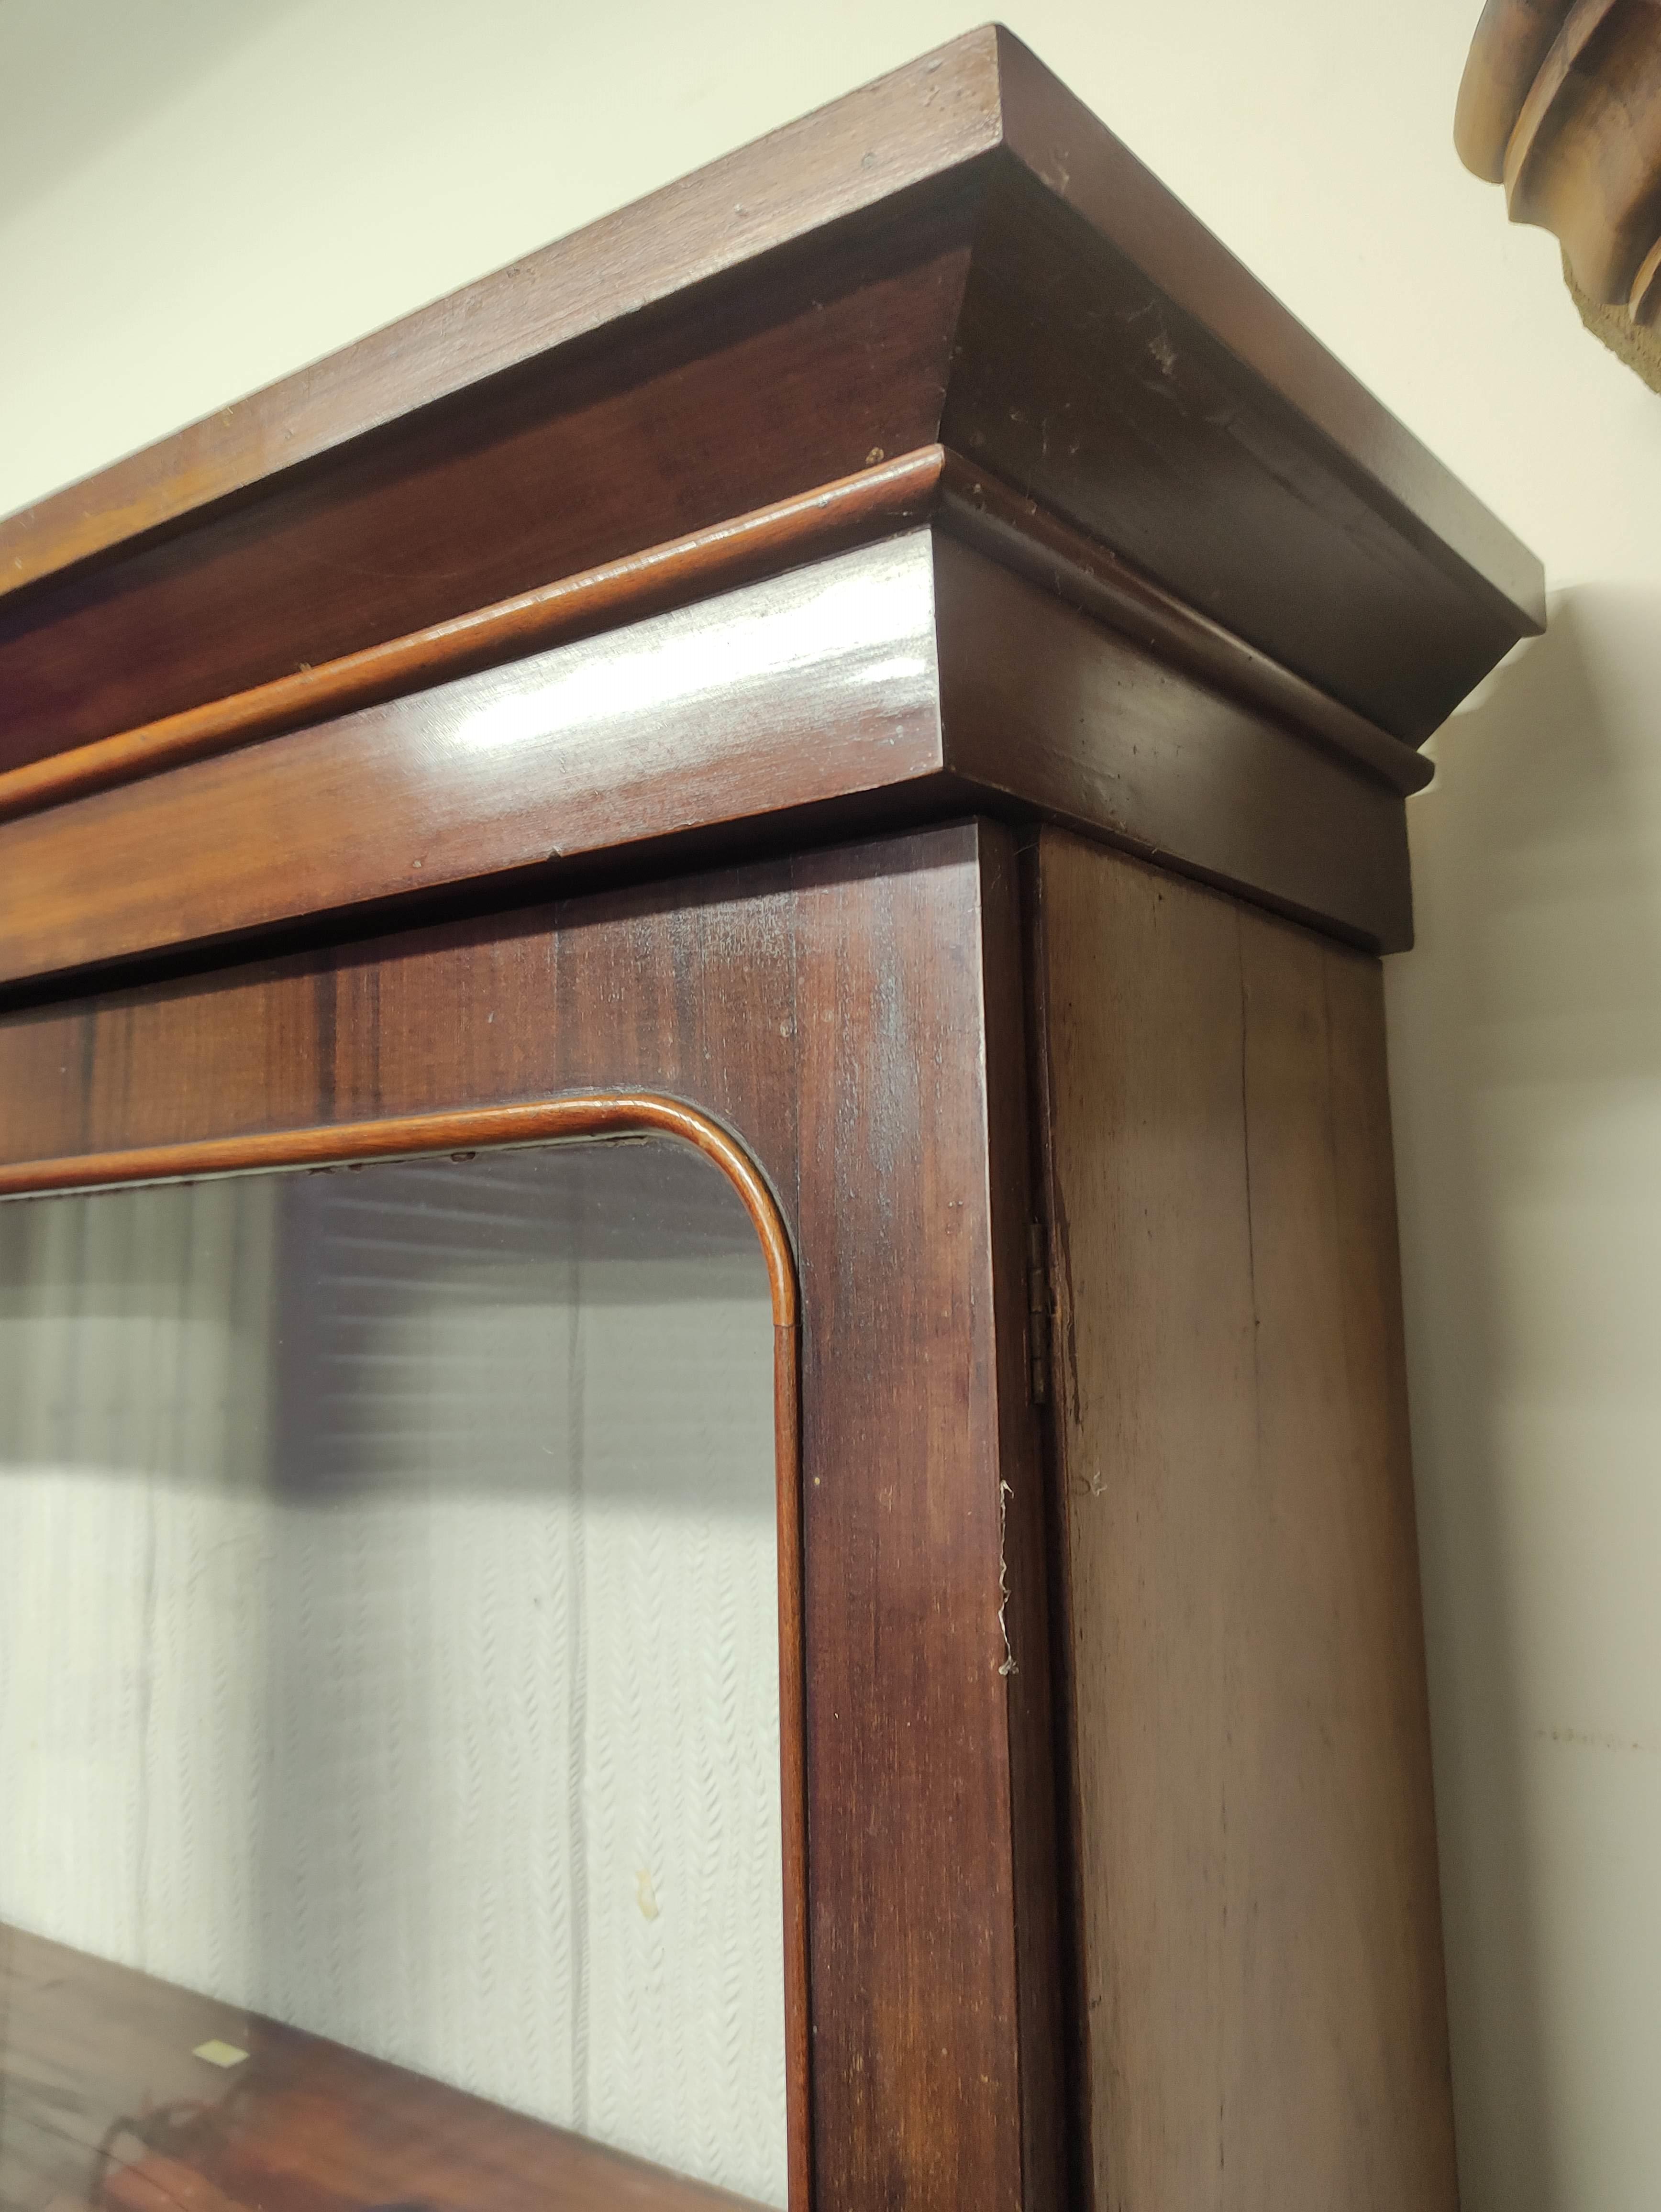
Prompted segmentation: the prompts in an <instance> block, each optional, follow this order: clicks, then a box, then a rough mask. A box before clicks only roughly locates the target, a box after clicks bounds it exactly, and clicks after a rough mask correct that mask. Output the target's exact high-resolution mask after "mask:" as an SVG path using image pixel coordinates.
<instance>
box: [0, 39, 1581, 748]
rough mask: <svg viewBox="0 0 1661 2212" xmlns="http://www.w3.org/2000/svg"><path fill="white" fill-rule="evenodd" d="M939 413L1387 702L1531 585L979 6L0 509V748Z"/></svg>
mask: <svg viewBox="0 0 1661 2212" xmlns="http://www.w3.org/2000/svg"><path fill="white" fill-rule="evenodd" d="M935 441H943V442H946V443H947V444H951V445H955V446H957V447H959V448H960V449H961V450H962V451H963V452H964V453H965V455H966V457H967V458H968V459H970V461H971V462H972V463H974V464H976V465H982V466H984V467H986V468H989V469H990V470H992V471H995V472H996V473H998V474H999V475H1001V476H1002V477H1005V478H1007V480H1008V481H1009V482H1010V483H1012V484H1013V487H1014V488H1015V489H1016V490H1017V491H1018V492H1019V493H1021V494H1023V495H1033V496H1036V497H1037V498H1038V499H1039V500H1040V501H1043V503H1045V504H1046V505H1048V506H1050V507H1053V508H1055V509H1056V512H1057V513H1060V514H1062V515H1063V516H1064V517H1066V518H1068V520H1071V522H1072V523H1073V524H1074V526H1076V527H1077V528H1079V529H1080V531H1082V532H1084V533H1085V534H1086V536H1087V537H1089V538H1092V539H1094V540H1096V541H1098V542H1099V543H1100V544H1102V545H1104V546H1105V547H1107V548H1108V549H1110V550H1112V551H1113V552H1115V553H1116V554H1118V555H1120V556H1123V558H1125V559H1127V560H1129V562H1131V563H1132V564H1133V565H1135V566H1136V567H1138V568H1141V569H1142V570H1144V571H1145V572H1146V573H1147V574H1148V575H1149V576H1150V577H1151V578H1152V580H1153V581H1154V582H1156V583H1158V584H1159V585H1162V586H1165V588H1166V589H1168V590H1169V591H1171V592H1173V593H1174V594H1175V595H1176V596H1177V598H1179V599H1183V600H1185V601H1187V602H1189V604H1191V605H1194V606H1196V608H1198V609H1199V610H1200V611H1202V613H1203V614H1204V615H1206V616H1207V617H1209V618H1210V619H1212V620H1214V621H1217V622H1220V623H1222V624H1223V625H1224V627H1225V628H1226V629H1230V630H1232V631H1234V632H1236V633H1238V635H1240V636H1241V637H1242V638H1244V640H1245V641H1248V642H1249V643H1250V644H1251V645H1253V646H1255V647H1257V648H1258V649H1259V650H1260V651H1262V652H1263V653H1267V654H1268V655H1269V657H1270V658H1271V659H1274V660H1275V661H1277V662H1279V663H1281V664H1282V665H1284V666H1285V667H1286V668H1287V670H1288V671H1291V672H1292V673H1293V674H1294V675H1296V676H1299V677H1300V678H1304V679H1305V680H1306V681H1307V682H1309V683H1311V684H1313V685H1314V686H1315V687H1316V688H1317V689H1318V690H1322V691H1323V692H1326V693H1328V694H1329V695H1330V696H1332V697H1333V698H1334V699H1335V700H1337V701H1339V702H1342V704H1344V705H1346V706H1348V708H1350V709H1351V710H1352V711H1354V713H1356V714H1360V715H1361V716H1363V717H1364V718H1366V719H1367V720H1372V721H1373V722H1375V723H1376V724H1378V726H1380V727H1381V728H1383V729H1384V730H1386V731H1387V732H1390V734H1391V735H1392V736H1394V737H1395V738H1399V739H1404V740H1406V741H1408V742H1409V743H1417V742H1418V741H1420V740H1421V739H1422V738H1424V736H1426V735H1427V732H1429V731H1430V730H1431V729H1432V728H1433V727H1434V726H1435V725H1436V724H1437V723H1438V722H1439V721H1440V720H1442V719H1443V717H1444V716H1445V714H1447V713H1448V712H1449V711H1450V710H1451V708H1452V707H1453V706H1454V705H1455V704H1457V701H1458V700H1459V698H1460V697H1461V696H1463V693H1464V692H1465V691H1466V690H1469V687H1470V685H1471V684H1473V683H1474V682H1475V680H1476V679H1477V678H1478V677H1480V676H1481V675H1482V673H1484V672H1485V671H1486V670H1487V669H1488V667H1489V666H1490V665H1492V664H1493V662H1494V660H1495V659H1497V658H1499V657H1500V654H1501V653H1503V652H1504V651H1505V650H1506V647H1508V646H1509V645H1510V643H1511V642H1512V641H1513V640H1514V639H1515V638H1516V637H1517V636H1518V635H1520V634H1522V633H1523V632H1525V631H1527V630H1529V629H1533V628H1536V627H1538V625H1539V622H1540V619H1541V612H1540V610H1541V587H1540V577H1539V571H1538V568H1537V565H1536V564H1535V563H1534V562H1532V561H1531V559H1530V556H1528V555H1527V554H1526V553H1525V552H1524V550H1523V549H1522V548H1520V547H1519V546H1518V544H1516V542H1515V540H1513V539H1512V538H1511V537H1510V536H1509V534H1508V533H1507V532H1505V531H1504V530H1503V529H1502V528H1501V527H1500V525H1499V524H1497V523H1496V522H1494V520H1493V518H1492V517H1490V516H1488V515H1487V514H1486V513H1484V512H1483V510H1482V508H1481V507H1479V506H1478V505H1477V504H1476V502H1475V501H1473V500H1471V499H1470V498H1469V495H1467V494H1465V493H1464V492H1463V490H1462V489H1461V488H1460V487H1459V486H1458V485H1457V483H1454V481H1453V479H1452V478H1451V477H1449V476H1448V475H1447V474H1446V472H1445V471H1443V470H1442V469H1441V468H1440V467H1439V465H1438V464H1437V463H1436V462H1434V461H1433V459H1431V458H1430V456H1429V455H1428V454H1427V453H1425V452H1424V451H1423V449H1422V448H1421V447H1419V446H1418V445H1417V444H1416V442H1415V441H1414V440H1413V439H1412V438H1411V437H1409V435H1408V434H1407V433H1406V432H1405V431H1404V430H1403V429H1402V428H1401V426H1400V425H1399V424H1397V423H1396V422H1394V421H1393V420H1392V418H1391V417H1390V416H1388V415H1387V414H1386V413H1385V412H1384V410H1383V409H1381V408H1380V407H1378V405H1377V404H1376V403H1375V402H1374V401H1372V399H1371V398H1369V397H1368V396H1367V395H1366V393H1365V392H1363V391H1362V390H1361V389H1360V386H1357V385H1356V384H1355V383H1354V381H1353V380H1351V379H1350V378H1349V377H1348V375H1347V374H1345V372H1344V371H1343V370H1342V369H1341V368H1339V367H1338V365H1337V364H1336V363H1335V362H1333V361H1332V359H1331V357H1330V356H1328V355H1327V354H1326V353H1325V352H1324V351H1323V349H1322V348H1321V347H1320V346H1319V345H1318V344H1317V343H1316V341H1315V340H1314V339H1313V338H1311V337H1310V336H1309V334H1308V333H1307V332H1305V331H1303V330H1302V329H1301V328H1300V327H1299V325H1296V324H1295V323H1294V322H1293V320H1292V319H1291V318H1290V317H1289V316H1287V314H1286V313H1285V312H1284V310H1283V309H1281V307H1278V306H1277V305H1276V304H1275V302H1274V301H1272V300H1270V299H1269V296H1268V295H1267V294H1265V293H1264V292H1263V291H1262V289H1261V287H1259V286H1257V285H1256V283H1254V281H1253V280H1252V279H1251V278H1250V276H1247V275H1246V274H1245V272H1244V270H1241V269H1240V268H1239V266H1238V264H1237V263H1235V262H1234V261H1233V260H1232V258H1231V257H1230V256H1229V255H1228V254H1227V253H1226V252H1225V251H1224V250H1223V248H1222V247H1221V246H1220V245H1219V244H1218V243H1217V241H1216V240H1214V239H1213V238H1211V237H1210V235H1209V234H1208V233H1207V232H1205V231H1204V230H1203V229H1202V228H1201V226H1200V225H1198V224H1197V223H1196V222H1194V221H1193V219H1192V217H1190V216H1189V215H1188V214H1187V213H1186V211H1185V210H1183V209H1182V208H1181V207H1179V206H1178V205H1177V203H1176V202H1175V201H1173V200H1172V199H1171V197H1170V196H1169V194H1167V193H1165V191H1163V190H1162V188H1161V187H1159V185H1157V184H1156V183H1155V182H1154V181H1153V179H1151V178H1149V177H1148V176H1147V173H1146V172H1145V171H1144V170H1142V169H1141V167H1140V165H1139V164H1137V163H1136V162H1135V161H1134V159H1133V158H1132V157H1131V156H1130V155H1129V153H1128V152H1127V151H1126V150H1125V149H1124V148H1123V147H1122V146H1121V145H1120V144H1119V143H1118V142H1117V141H1116V139H1114V138H1113V137H1111V135H1110V133H1109V132H1108V131H1105V130H1104V129H1103V127H1102V126H1101V125H1099V124H1098V123H1097V122H1096V121H1095V120H1094V118H1091V117H1090V116H1089V115H1088V114H1087V113H1086V111H1085V110H1084V109H1082V108H1081V107H1080V106H1079V105H1078V103H1077V102H1076V101H1074V100H1073V99H1072V98H1071V95H1069V94H1067V93H1066V91H1065V90H1064V88H1062V87H1061V86H1059V85H1058V84H1057V83H1056V81H1055V79H1054V78H1053V77H1051V76H1050V75H1049V73H1048V72H1047V71H1045V70H1043V68H1042V67H1041V66H1040V65H1039V64H1037V62H1036V61H1034V60H1033V58H1031V55H1029V54H1028V53H1027V52H1025V49H1024V48H1022V47H1021V46H1019V43H1018V42H1016V41H1015V40H1012V39H1011V38H1010V37H1009V36H1008V34H1007V33H1004V32H1002V31H997V30H987V31H980V32H976V33H970V35H969V36H968V37H967V38H965V39H963V40H958V42H956V43H955V44H954V45H953V46H949V47H946V48H943V49H941V51H940V52H939V53H938V54H936V55H934V56H931V57H928V58H925V59H924V60H923V61H922V62H919V63H916V64H912V65H911V66H910V68H908V69H906V70H901V71H899V72H897V74H896V75H895V76H892V77H891V78H887V79H885V80H883V81H882V82H881V83H880V84H879V85H876V86H873V87H870V88H867V90H865V91H864V92H862V93H858V94H854V95H852V96H851V97H850V98H849V100H844V101H842V102H838V103H837V104H836V105H835V106H831V107H830V108H827V109H825V110H823V111H821V112H820V113H819V114H818V116H816V117H812V118H808V119H807V121H806V123H804V124H801V125H795V126H793V127H792V128H791V130H789V131H786V132H782V133H779V134H776V137H774V138H772V139H770V140H767V141H764V142H762V143H761V144H760V145H759V146H757V147H755V148H752V149H748V150H747V151H746V152H745V153H744V154H742V155H734V156H733V157H731V159H730V160H729V161H727V162H724V163H717V164H716V165H715V167H713V168H711V169H709V170H706V171H704V172H702V173H700V174H699V175H698V176H697V177H696V178H693V179H688V180H687V182H686V183H685V184H684V185H681V186H678V187H676V188H675V189H674V190H673V191H672V192H671V193H669V194H660V195H658V196H656V197H654V199H652V200H648V201H646V202H644V203H642V204H641V206H640V207H639V208H637V209H635V210H626V211H625V212H624V214H623V215H621V216H615V217H612V218H609V219H608V220H607V222H605V223H604V224H601V225H599V226H596V227H595V228H593V229H591V230H589V231H587V232H584V233H581V234H579V236H578V237H577V238H576V239H575V240H570V241H568V242H566V243H565V244H563V245H562V246H554V247H550V248H548V249H546V250H545V252H543V253H541V254H538V255H534V256H532V257H531V258H529V259H528V260H526V261H525V262H522V263H520V264H516V265H515V266H514V268H513V269H510V270H505V271H503V272H502V273H501V274H500V275H498V276H495V277H491V278H488V279H485V280H484V282H483V283H481V284H479V285H476V286H473V287H472V288H470V289H468V290H466V291H465V292H462V293H459V294H458V295H455V297H454V298H453V299H452V300H450V301H442V302H440V303H439V304H438V305H437V306H435V307H432V308H429V309H427V310H423V312H422V313H420V314H418V315H417V316H414V317H412V318H411V319H409V320H407V321H406V322H405V323H402V324H399V325H394V326H393V327H392V329H391V330H389V331H385V332H382V333H380V334H379V335H378V336H377V337H373V338H370V339H367V340H365V341H363V342H362V344H361V345H359V346H358V347H356V348H350V349H347V350H346V351H345V352H344V353H343V354H341V355H338V356H335V357H333V359H332V361H331V362H327V363H325V364H322V365H320V366H319V368H316V369H314V370H312V371H308V372H307V373H306V374H304V375H303V376H302V377H301V378H297V379H291V380H289V381H288V382H287V383H286V384H283V385H279V386H273V387H272V388H271V391H270V392H266V393H264V394H261V395H259V396H258V397H257V398H254V399H252V400H249V401H246V402H243V403H240V404H239V405H238V406H237V407H234V408H231V409H228V410H223V412H222V414H221V415H220V416H216V417H214V418H212V419H211V420H210V421H209V422H204V423H203V424H200V425H198V426H197V427H196V428H194V429H193V430H191V431H187V432H185V433H182V434H180V435H179V436H178V437H177V438H175V439H173V440H169V441H164V442H163V444H161V446H159V447H155V448H153V449H152V450H151V451H150V452H149V453H147V454H144V455H140V456H138V457H137V458H136V459H133V460H131V461H129V462H125V463H122V464H120V465H119V466H118V467H117V468H116V469H115V470H113V471H107V472H106V474H105V475H103V476H102V477H94V478H91V479H89V480H88V482H87V483H85V484H83V485H81V486H78V487H76V488H74V489H71V490H70V491H67V492H64V493H60V494H58V495H54V497H52V499H50V500H47V501H43V502H41V503H40V506H38V507H36V508H34V509H33V510H31V511H30V512H29V513H26V514H25V515H22V516H20V517H18V518H15V520H13V521H12V522H11V523H10V524H9V525H7V526H4V527H3V528H0V591H3V593H4V595H5V596H4V597H3V598H0V764H7V765H16V764H21V763H25V762H27V761H30V760H38V759H40V758H43V757H46V756H47V755H48V754H50V753H52V752H54V751H57V750H63V749H64V748H65V747H68V746H70V745H74V744H81V743H83V742H88V741H92V740H95V739H99V738H106V737H109V736H112V735H113V734H115V733H117V732H122V731H125V730H128V729H131V728H134V727H137V726H142V725H143V724H146V723H149V722H151V721H154V720H156V719H158V718H159V717H162V716H166V715H170V714H178V713H181V712H185V711H187V710H189V709H192V708H197V707H199V706H201V705H203V704H204V702H207V701H209V700H211V699H215V698H218V697H221V696H226V695H228V694H230V693H233V692H236V691H240V690H246V689H247V688H249V687H250V686H252V685H258V684H265V683H268V682H271V681H275V680H277V679H278V678H282V677H283V676H286V675H289V674H291V673H292V672H293V671H295V668H296V667H297V666H300V665H305V664H311V665H315V664H318V663H319V662H322V661H324V660H328V659H338V658H339V657H341V656H343V655H346V654H350V653H356V652H359V651H362V650H363V649H364V648H366V647H372V646H374V645H377V644H380V643H381V642H383V641H386V640H387V639H390V638H392V637H396V636H399V635H406V634H408V633H410V632H411V631H414V630H417V629H422V628H423V627H426V626H429V625H431V624H433V623H441V622H443V621H446V620H448V619H451V618H453V617H458V616H460V615H464V614H465V613H467V612H469V611H472V610H473V609H474V608H477V607H478V606H480V605H484V604H487V603H490V602H492V601H495V600H498V599H503V598H507V597H508V596H510V595H513V594H514V593H520V592H526V591H528V590H532V589H535V588H536V587H538V586H543V585H545V584H547V583H550V582H551V581H553V580H557V579H558V578H560V577H563V576H566V575H569V574H575V573H577V572H579V571H581V570H584V569H587V568H593V567H596V566H599V565H600V564H602V563H605V562H611V561H616V560H620V559H624V558H625V557H627V556H629V555H630V554H631V553H633V552H636V550H639V549H640V548H642V547H644V546H648V545H653V544H660V543H661V542H663V541H665V540H666V539H668V538H674V537H677V536H680V535H683V534H684V533H687V532H697V531H699V530H702V529H705V528H709V527H710V526H714V525H715V524H716V523H718V522H719V521H721V520H722V519H723V518H725V517H728V516H732V515H734V514H737V513H744V512H746V511H749V510H751V509H754V508H757V507H764V506H766V505H768V504H770V503H771V502H774V501H781V500H784V499H788V498H789V497H791V496H793V495H797V494H799V493H800V492H801V491H802V490H803V489H805V488H806V487H811V486H812V485H814V484H818V483H827V482H830V481H832V480H834V479H836V478H837V477H842V476H844V475H847V474H849V472H851V471H855V470H858V469H860V468H861V467H863V466H866V465H870V464H871V463H872V461H873V457H880V456H883V455H892V454H894V453H902V452H910V451H911V450H914V449H916V448H917V447H924V446H927V445H929V444H931V443H934V442H935ZM252 608H258V609H259V620H258V622H250V621H249V620H248V619H247V611H248V610H250V609H252Z"/></svg>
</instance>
